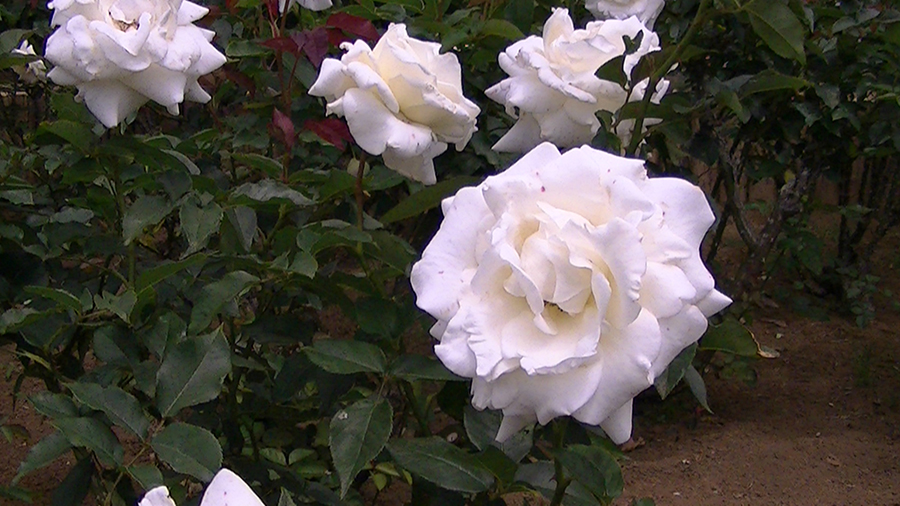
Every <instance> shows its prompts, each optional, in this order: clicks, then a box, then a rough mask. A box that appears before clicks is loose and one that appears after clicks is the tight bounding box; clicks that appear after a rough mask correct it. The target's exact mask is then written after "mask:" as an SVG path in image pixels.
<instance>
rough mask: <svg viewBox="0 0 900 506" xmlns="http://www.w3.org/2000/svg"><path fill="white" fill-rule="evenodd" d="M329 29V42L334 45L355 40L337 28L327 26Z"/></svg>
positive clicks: (338, 45) (337, 45)
mask: <svg viewBox="0 0 900 506" xmlns="http://www.w3.org/2000/svg"><path fill="white" fill-rule="evenodd" d="M326 30H327V31H328V43H329V44H331V45H332V46H334V47H340V45H341V44H343V43H344V42H353V39H352V38H351V37H350V36H349V35H347V34H346V33H344V32H343V31H342V30H338V29H337V28H326Z"/></svg>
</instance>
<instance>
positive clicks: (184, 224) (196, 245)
mask: <svg viewBox="0 0 900 506" xmlns="http://www.w3.org/2000/svg"><path fill="white" fill-rule="evenodd" d="M223 216H225V213H224V212H223V211H222V208H221V207H219V204H216V203H215V202H210V203H209V204H207V205H206V206H203V207H199V206H198V205H197V204H196V203H195V202H194V201H193V200H187V201H185V203H184V204H183V205H182V206H181V210H179V212H178V219H179V221H180V222H181V231H182V232H183V233H184V237H185V239H187V242H188V249H187V251H186V252H185V253H184V254H185V255H190V254H192V253H194V252H197V251H200V250H201V249H203V248H205V247H206V243H208V242H209V238H210V237H212V235H213V234H215V233H216V232H218V231H219V226H220V225H221V224H222V217H223Z"/></svg>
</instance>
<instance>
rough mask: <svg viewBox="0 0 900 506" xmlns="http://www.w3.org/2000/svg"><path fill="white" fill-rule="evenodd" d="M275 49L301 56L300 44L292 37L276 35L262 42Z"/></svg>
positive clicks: (263, 44)
mask: <svg viewBox="0 0 900 506" xmlns="http://www.w3.org/2000/svg"><path fill="white" fill-rule="evenodd" d="M260 45H262V46H265V47H267V48H269V49H274V50H275V51H285V52H288V53H291V54H292V55H294V56H300V46H299V45H298V44H297V42H296V41H295V40H294V39H293V38H291V37H274V38H271V39H269V40H266V41H264V42H262V44H260Z"/></svg>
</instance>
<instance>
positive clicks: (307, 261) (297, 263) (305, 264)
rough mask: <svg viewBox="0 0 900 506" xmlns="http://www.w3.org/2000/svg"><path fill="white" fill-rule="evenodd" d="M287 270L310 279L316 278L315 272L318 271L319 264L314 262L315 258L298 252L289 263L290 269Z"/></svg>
mask: <svg viewBox="0 0 900 506" xmlns="http://www.w3.org/2000/svg"><path fill="white" fill-rule="evenodd" d="M288 270H289V271H291V272H295V273H297V274H300V275H301V276H306V277H307V278H309V279H312V278H314V277H316V271H318V270H319V263H318V262H316V257H314V256H312V254H310V253H307V252H306V251H298V252H297V254H296V255H295V256H294V261H293V262H291V265H290V267H288Z"/></svg>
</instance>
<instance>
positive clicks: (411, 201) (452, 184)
mask: <svg viewBox="0 0 900 506" xmlns="http://www.w3.org/2000/svg"><path fill="white" fill-rule="evenodd" d="M480 182H481V179H479V178H475V177H470V176H461V177H455V178H450V179H445V180H444V181H441V182H439V183H437V184H435V185H431V186H427V187H425V188H424V189H422V190H419V191H417V192H416V193H413V194H412V195H410V196H409V197H407V198H406V199H405V200H403V201H402V202H400V203H399V204H397V205H396V206H394V207H393V208H392V209H391V210H389V211H388V212H386V213H384V216H382V217H381V220H380V221H381V222H382V223H385V224H387V223H394V222H395V221H400V220H403V219H406V218H410V217H413V216H418V215H420V214H423V213H425V211H428V210H429V209H432V208H434V207H437V206H438V205H439V204H440V203H441V201H442V200H444V198H446V197H449V196H450V195H453V194H454V193H456V192H457V191H458V190H459V189H460V188H462V187H463V186H469V185H475V184H478V183H480Z"/></svg>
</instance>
